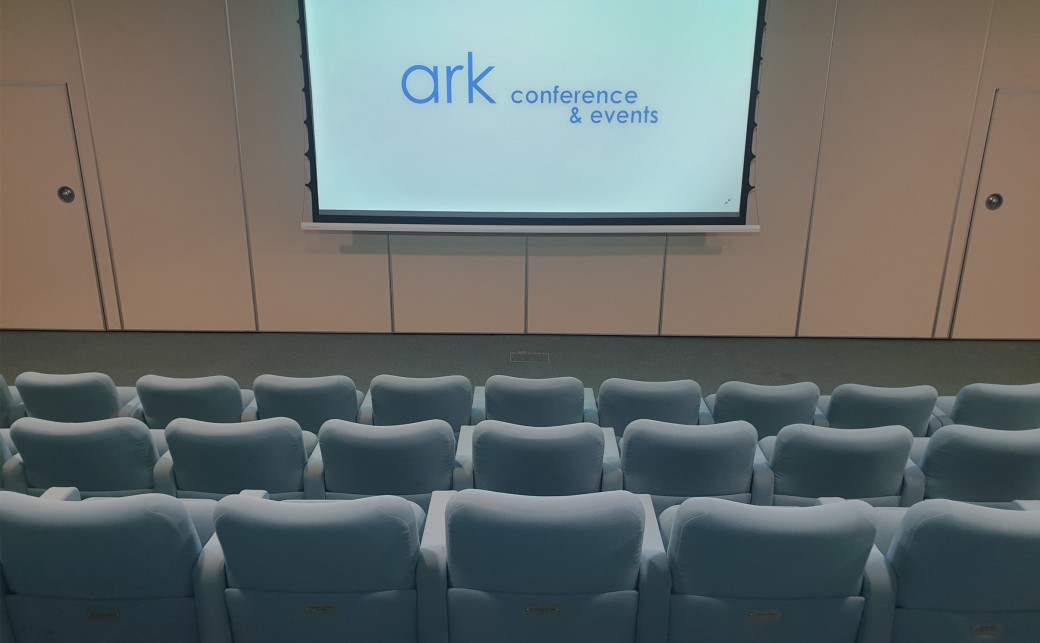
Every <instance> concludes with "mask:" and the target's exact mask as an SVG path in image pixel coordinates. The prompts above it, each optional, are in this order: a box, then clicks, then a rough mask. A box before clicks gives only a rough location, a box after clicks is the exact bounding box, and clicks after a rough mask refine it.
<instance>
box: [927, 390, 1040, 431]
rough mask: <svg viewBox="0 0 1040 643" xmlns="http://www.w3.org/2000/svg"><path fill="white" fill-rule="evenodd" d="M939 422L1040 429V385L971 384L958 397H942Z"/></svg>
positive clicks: (936, 409)
mask: <svg viewBox="0 0 1040 643" xmlns="http://www.w3.org/2000/svg"><path fill="white" fill-rule="evenodd" d="M935 415H936V417H937V418H938V419H939V423H940V424H942V425H946V424H967V425H969V426H981V427H984V428H987V429H1004V430H1022V429H1040V382H1038V383H1036V384H969V385H967V386H965V387H964V388H962V389H961V390H960V391H959V392H958V393H957V396H956V397H950V396H943V397H940V398H939V400H938V402H936V405H935Z"/></svg>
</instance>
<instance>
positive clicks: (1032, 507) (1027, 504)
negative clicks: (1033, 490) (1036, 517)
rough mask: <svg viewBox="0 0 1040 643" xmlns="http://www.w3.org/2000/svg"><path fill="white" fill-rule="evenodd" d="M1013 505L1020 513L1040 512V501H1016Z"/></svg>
mask: <svg viewBox="0 0 1040 643" xmlns="http://www.w3.org/2000/svg"><path fill="white" fill-rule="evenodd" d="M1011 504H1013V505H1014V506H1015V508H1016V509H1018V510H1019V511H1040V500H1016V501H1014V502H1013V503H1011Z"/></svg>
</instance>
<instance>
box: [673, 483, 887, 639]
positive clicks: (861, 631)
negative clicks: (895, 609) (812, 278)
mask: <svg viewBox="0 0 1040 643" xmlns="http://www.w3.org/2000/svg"><path fill="white" fill-rule="evenodd" d="M869 509H870V508H869V507H868V506H867V505H865V504H863V503H861V502H858V501H844V502H840V503H836V504H830V505H824V506H817V507H758V506H754V505H744V504H740V503H736V502H727V501H725V500H720V499H717V498H691V499H690V500H687V501H685V502H683V503H682V504H681V505H678V506H675V507H671V508H669V509H667V510H666V511H665V512H664V513H663V514H661V529H662V533H663V534H665V535H666V539H665V543H666V547H667V552H668V562H669V566H670V567H671V571H672V593H671V607H670V610H669V615H670V616H669V625H668V641H669V642H671V643H680V642H681V643H716V642H721V641H747V642H751V641H754V642H755V643H788V642H791V641H814V642H815V641H819V642H821V643H822V642H824V641H826V642H827V643H843V642H845V643H853V642H859V643H866V642H870V643H883V642H885V641H887V640H888V635H889V630H890V627H891V622H892V621H891V617H892V591H893V589H892V578H891V576H890V574H889V572H888V570H887V568H886V566H885V562H884V558H883V556H882V555H881V552H879V551H878V550H877V549H876V548H874V535H875V531H876V529H875V527H874V524H873V522H871V519H870V517H869Z"/></svg>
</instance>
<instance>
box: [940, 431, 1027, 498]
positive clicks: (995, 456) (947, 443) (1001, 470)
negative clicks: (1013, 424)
mask: <svg viewBox="0 0 1040 643" xmlns="http://www.w3.org/2000/svg"><path fill="white" fill-rule="evenodd" d="M921 471H922V472H923V473H924V477H925V489H924V493H925V497H926V498H946V499H950V500H960V501H963V502H974V503H982V504H987V503H994V504H998V505H999V504H1006V503H1010V502H1012V501H1015V500H1040V429H1031V430H1027V431H1006V430H1001V429H984V428H981V427H975V426H961V425H957V424H953V425H948V426H944V427H942V428H940V429H939V430H938V431H936V432H935V435H933V436H932V437H931V438H929V439H928V445H927V447H926V448H925V452H924V455H923V456H922V457H921Z"/></svg>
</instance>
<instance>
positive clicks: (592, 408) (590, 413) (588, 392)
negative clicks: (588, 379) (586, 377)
mask: <svg viewBox="0 0 1040 643" xmlns="http://www.w3.org/2000/svg"><path fill="white" fill-rule="evenodd" d="M581 419H582V422H592V423H593V424H599V407H598V406H596V394H595V393H593V392H592V389H591V388H588V387H586V388H585V392H584V400H583V401H582V409H581Z"/></svg>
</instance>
